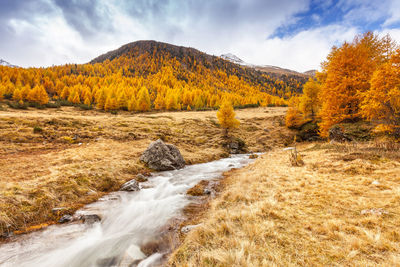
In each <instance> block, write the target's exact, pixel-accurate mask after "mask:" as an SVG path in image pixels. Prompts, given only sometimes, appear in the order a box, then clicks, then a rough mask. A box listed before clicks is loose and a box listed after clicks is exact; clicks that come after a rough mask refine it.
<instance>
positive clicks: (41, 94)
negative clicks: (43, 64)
mask: <svg viewBox="0 0 400 267" xmlns="http://www.w3.org/2000/svg"><path fill="white" fill-rule="evenodd" d="M27 100H28V101H30V102H35V103H38V104H40V105H44V104H47V103H48V102H49V96H48V95H47V93H46V90H45V89H44V87H43V86H42V85H36V86H35V87H34V88H33V89H31V90H30V91H29V93H28V96H27Z"/></svg>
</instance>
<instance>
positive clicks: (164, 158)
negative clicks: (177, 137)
mask: <svg viewBox="0 0 400 267" xmlns="http://www.w3.org/2000/svg"><path fill="white" fill-rule="evenodd" d="M140 160H141V161H143V162H144V163H146V165H147V166H148V167H149V168H151V169H153V170H156V171H169V170H177V169H181V168H183V167H185V160H184V159H183V157H182V155H181V152H179V149H178V148H177V147H176V146H174V145H171V144H165V143H164V142H163V141H162V140H161V139H158V140H157V141H155V142H153V143H151V144H150V145H149V147H148V148H147V149H146V151H144V152H143V154H142V156H141V157H140Z"/></svg>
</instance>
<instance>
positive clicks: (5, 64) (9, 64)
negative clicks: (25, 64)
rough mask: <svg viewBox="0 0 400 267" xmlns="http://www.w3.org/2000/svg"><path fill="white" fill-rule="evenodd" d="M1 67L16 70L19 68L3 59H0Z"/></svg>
mask: <svg viewBox="0 0 400 267" xmlns="http://www.w3.org/2000/svg"><path fill="white" fill-rule="evenodd" d="M0 66H6V67H10V68H16V67H17V66H15V65H12V64H11V63H9V62H8V61H5V60H4V59H1V58H0Z"/></svg>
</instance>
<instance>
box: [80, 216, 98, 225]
mask: <svg viewBox="0 0 400 267" xmlns="http://www.w3.org/2000/svg"><path fill="white" fill-rule="evenodd" d="M79 219H80V220H82V221H83V222H84V223H86V224H94V223H95V222H99V221H101V217H100V216H99V215H97V214H84V215H81V216H80V218H79Z"/></svg>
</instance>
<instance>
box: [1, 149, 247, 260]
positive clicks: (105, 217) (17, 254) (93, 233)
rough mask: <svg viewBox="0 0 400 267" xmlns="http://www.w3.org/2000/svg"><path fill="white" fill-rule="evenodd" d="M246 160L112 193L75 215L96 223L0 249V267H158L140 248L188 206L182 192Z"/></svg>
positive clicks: (51, 230) (50, 231)
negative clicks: (93, 218)
mask: <svg viewBox="0 0 400 267" xmlns="http://www.w3.org/2000/svg"><path fill="white" fill-rule="evenodd" d="M251 161H252V160H250V159H249V157H248V155H234V156H231V157H230V158H226V159H221V160H217V161H213V162H209V163H204V164H197V165H192V166H187V167H185V168H184V169H181V170H175V171H166V172H160V173H155V174H153V176H151V177H150V178H149V180H148V181H147V182H145V183H141V186H142V189H141V190H140V191H137V192H121V191H118V192H114V193H111V194H109V195H107V196H106V197H104V198H102V199H100V200H99V201H97V202H95V203H93V204H90V205H87V206H86V207H85V208H83V209H82V210H79V211H77V213H78V214H98V215H100V217H101V218H102V220H101V222H96V223H94V224H91V225H88V224H83V223H76V222H75V223H67V224H62V225H53V226H49V227H48V228H46V229H45V230H43V231H38V232H34V233H30V234H26V235H22V236H18V237H15V238H14V239H12V240H11V241H10V242H8V243H5V244H3V245H1V246H0V266H6V267H11V266H12V267H14V266H15V267H25V266H29V267H36V266H37V267H55V266H61V267H63V266H71V267H75V266H76V267H85V266H88V267H89V266H99V267H100V266H158V265H159V264H160V263H162V260H163V258H165V255H163V252H157V253H153V254H152V255H150V256H149V257H146V255H145V254H144V253H143V252H142V251H141V249H140V248H141V246H142V245H143V244H146V243H148V242H151V241H152V240H154V239H156V238H157V237H159V236H160V231H161V230H162V229H163V227H164V228H165V227H166V225H167V224H168V222H169V221H171V220H172V219H174V218H179V217H182V210H183V208H184V207H185V206H187V205H188V204H190V203H191V202H192V201H194V200H193V198H190V197H188V196H187V195H186V191H187V190H188V189H189V188H191V187H193V186H194V185H196V184H197V183H198V182H200V181H201V180H215V179H217V178H219V177H220V176H221V174H222V173H223V172H225V171H228V170H230V169H232V168H240V167H243V166H245V165H247V164H248V163H250V162H251ZM165 253H167V252H165Z"/></svg>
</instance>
